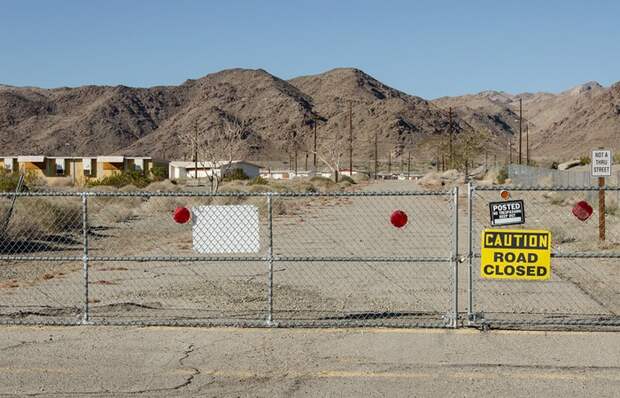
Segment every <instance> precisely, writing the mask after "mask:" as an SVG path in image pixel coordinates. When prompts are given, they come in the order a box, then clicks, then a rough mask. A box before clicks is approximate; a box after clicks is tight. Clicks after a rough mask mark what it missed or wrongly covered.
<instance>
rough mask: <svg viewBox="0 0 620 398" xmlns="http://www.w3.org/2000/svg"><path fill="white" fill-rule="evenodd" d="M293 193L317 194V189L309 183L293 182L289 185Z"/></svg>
mask: <svg viewBox="0 0 620 398" xmlns="http://www.w3.org/2000/svg"><path fill="white" fill-rule="evenodd" d="M290 188H291V191H293V192H318V189H317V188H316V187H315V186H314V185H313V184H312V183H310V182H308V181H303V180H294V181H293V182H292V183H291V185H290Z"/></svg>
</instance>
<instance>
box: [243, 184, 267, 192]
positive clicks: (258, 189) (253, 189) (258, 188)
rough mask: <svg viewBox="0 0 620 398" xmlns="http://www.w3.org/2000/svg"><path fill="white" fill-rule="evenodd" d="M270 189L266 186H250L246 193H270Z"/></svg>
mask: <svg viewBox="0 0 620 398" xmlns="http://www.w3.org/2000/svg"><path fill="white" fill-rule="evenodd" d="M272 191H273V190H272V189H271V187H269V186H267V185H251V186H250V188H249V189H248V192H272Z"/></svg>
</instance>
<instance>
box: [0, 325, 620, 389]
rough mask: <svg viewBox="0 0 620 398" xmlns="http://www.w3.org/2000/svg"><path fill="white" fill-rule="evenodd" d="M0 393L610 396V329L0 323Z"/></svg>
mask: <svg viewBox="0 0 620 398" xmlns="http://www.w3.org/2000/svg"><path fill="white" fill-rule="evenodd" d="M0 336H2V337H1V338H0V397H13V396H42V397H46V396H49V397H62V396H98V397H125V396H127V397H128V396H145V397H170V396H218V397H219V396H227V397H228V396H229V397H246V396H247V397H254V396H270V397H273V396H281V397H289V396H293V397H294V396H336V397H340V396H381V397H384V396H397V397H398V396H403V397H405V396H437V395H441V396H445V395H448V394H449V395H456V396H480V395H487V396H488V395H490V396H526V395H533V396H557V397H560V396H562V397H566V396H589V397H590V396H596V397H606V396H608V397H612V396H617V392H618V391H619V390H620V334H619V333H617V332H592V333H586V332H523V331H492V332H479V331H476V330H467V329H463V330H456V331H455V330H424V329H407V330H405V329H238V328H173V327H146V328H144V327H101V326H85V327H44V326H2V327H0Z"/></svg>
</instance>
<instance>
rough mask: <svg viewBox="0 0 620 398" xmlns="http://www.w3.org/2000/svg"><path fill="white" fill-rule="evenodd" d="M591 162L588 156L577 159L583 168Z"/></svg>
mask: <svg viewBox="0 0 620 398" xmlns="http://www.w3.org/2000/svg"><path fill="white" fill-rule="evenodd" d="M591 162H592V160H591V159H590V157H589V156H582V157H580V158H579V163H580V164H581V165H582V166H585V165H586V164H590V163H591Z"/></svg>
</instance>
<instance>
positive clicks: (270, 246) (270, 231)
mask: <svg viewBox="0 0 620 398" xmlns="http://www.w3.org/2000/svg"><path fill="white" fill-rule="evenodd" d="M271 200H272V195H271V193H268V194H267V240H268V249H267V266H268V274H269V275H268V281H267V306H268V308H267V326H272V325H273V211H272V208H271Z"/></svg>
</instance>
